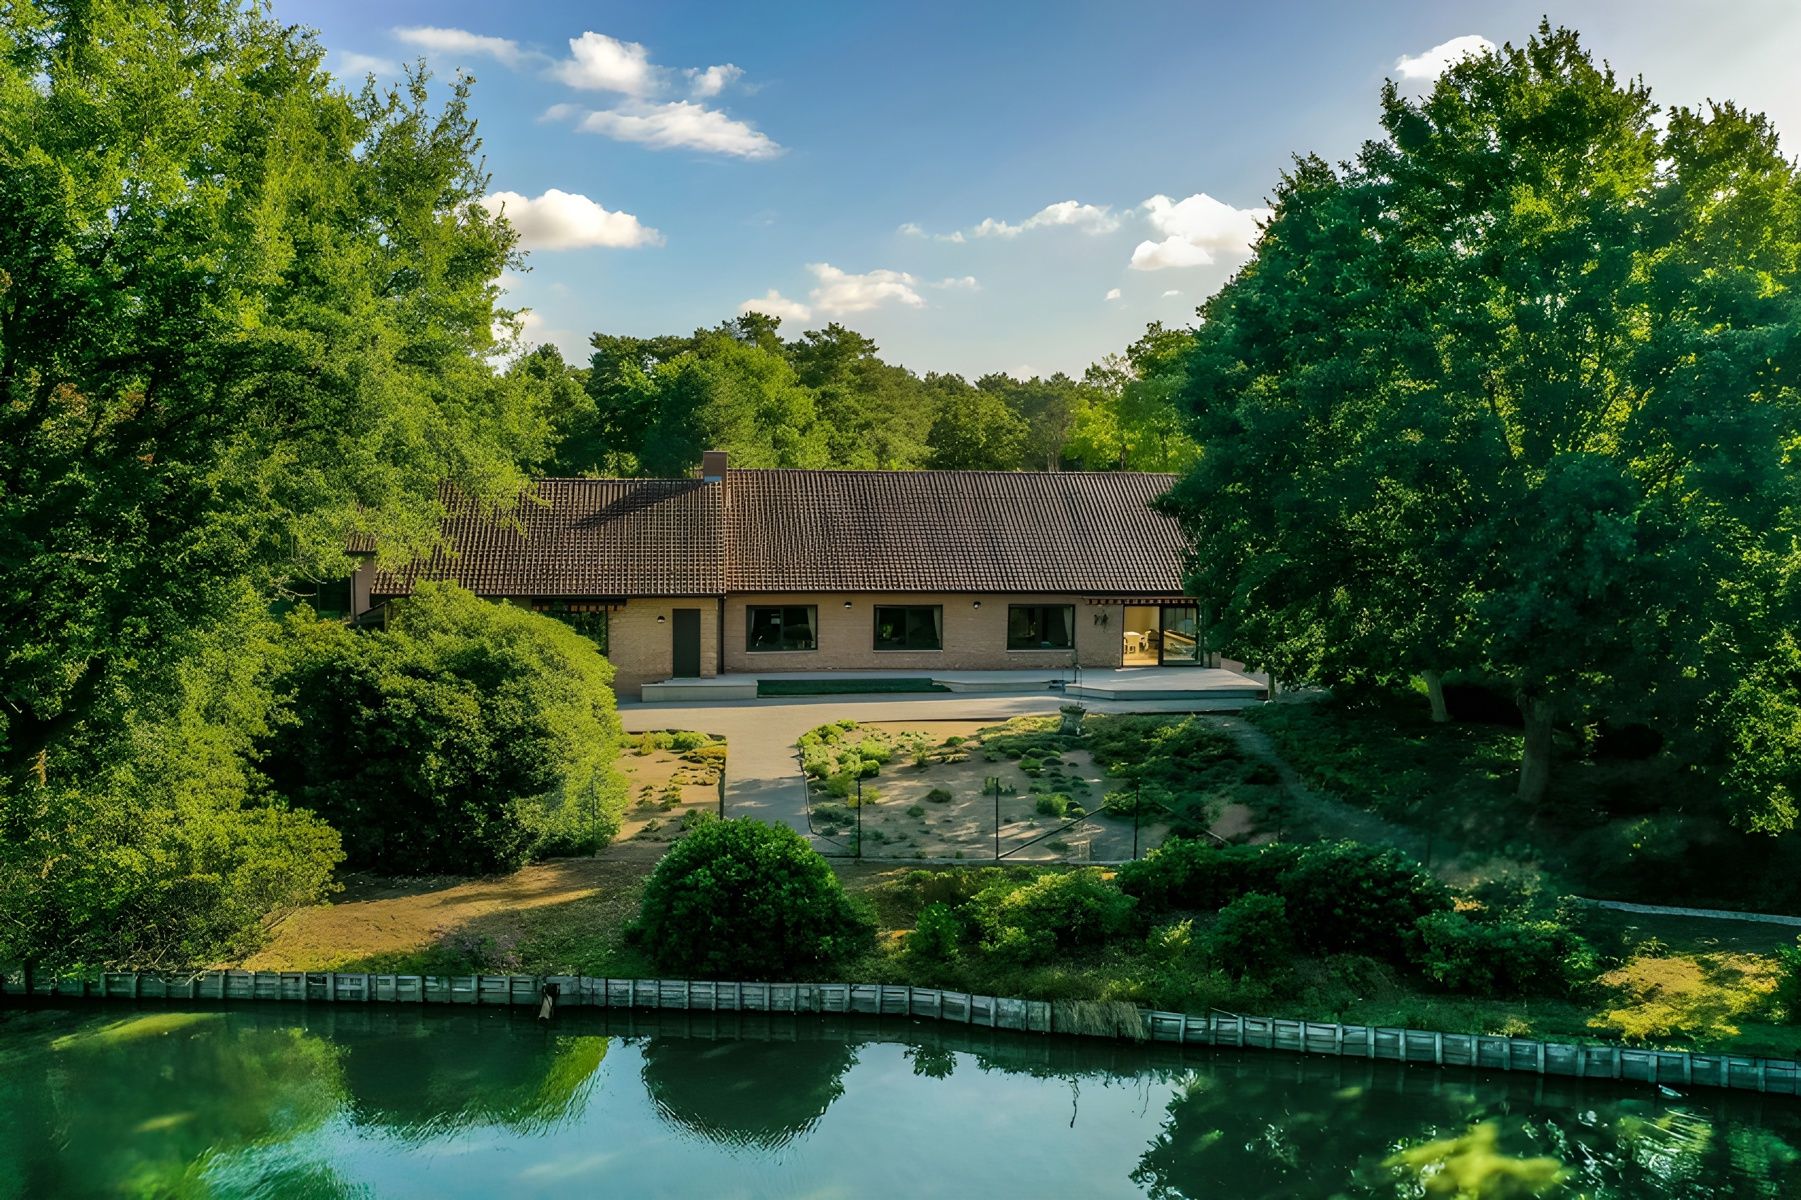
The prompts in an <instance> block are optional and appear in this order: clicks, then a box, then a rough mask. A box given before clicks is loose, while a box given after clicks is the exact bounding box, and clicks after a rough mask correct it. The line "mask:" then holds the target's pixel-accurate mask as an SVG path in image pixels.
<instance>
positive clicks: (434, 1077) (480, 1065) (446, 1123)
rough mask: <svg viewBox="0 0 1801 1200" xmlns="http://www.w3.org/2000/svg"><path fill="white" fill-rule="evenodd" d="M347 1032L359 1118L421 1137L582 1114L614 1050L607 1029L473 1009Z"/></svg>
mask: <svg viewBox="0 0 1801 1200" xmlns="http://www.w3.org/2000/svg"><path fill="white" fill-rule="evenodd" d="M337 1032H338V1036H339V1037H340V1040H342V1041H343V1042H344V1045H345V1048H346V1052H345V1058H344V1078H345V1084H346V1086H347V1087H348V1088H349V1091H350V1096H351V1100H352V1102H353V1103H354V1105H355V1108H356V1114H357V1118H358V1120H359V1121H361V1122H362V1123H364V1124H370V1125H383V1126H387V1127H390V1128H394V1129H399V1130H402V1131H405V1132H409V1133H414V1134H417V1135H421V1136H431V1135H434V1134H439V1133H445V1132H449V1131H452V1130H456V1129H463V1128H467V1127H469V1126H473V1125H500V1126H504V1127H505V1128H507V1129H511V1130H515V1131H517V1132H521V1133H530V1132H533V1131H537V1130H541V1129H545V1128H548V1127H549V1126H551V1125H555V1124H557V1123H559V1122H562V1121H566V1120H570V1119H573V1118H575V1117H577V1116H579V1115H580V1113H581V1111H582V1106H583V1103H584V1102H585V1100H586V1098H587V1086H586V1085H587V1083H588V1080H589V1078H590V1077H592V1076H593V1074H594V1072H595V1071H596V1070H598V1069H599V1068H600V1064H601V1061H602V1060H603V1059H604V1058H605V1057H606V1053H607V1039H606V1038H604V1037H585V1036H577V1037H568V1036H563V1035H561V1034H556V1033H552V1032H549V1031H547V1030H544V1029H542V1028H541V1027H539V1026H537V1025H535V1024H532V1023H527V1022H524V1021H521V1020H518V1019H516V1018H515V1019H501V1020H494V1019H492V1018H477V1017H473V1016H471V1015H468V1014H456V1015H454V1016H453V1015H451V1014H448V1013H434V1014H432V1019H430V1020H420V1021H417V1022H412V1023H406V1024H402V1025H400V1026H399V1027H398V1028H394V1029H383V1030H382V1031H381V1033H380V1035H379V1036H373V1034H374V1031H373V1030H371V1031H370V1032H369V1033H367V1034H359V1035H357V1036H348V1035H347V1034H346V1032H345V1031H344V1030H342V1029H340V1030H338V1031H337Z"/></svg>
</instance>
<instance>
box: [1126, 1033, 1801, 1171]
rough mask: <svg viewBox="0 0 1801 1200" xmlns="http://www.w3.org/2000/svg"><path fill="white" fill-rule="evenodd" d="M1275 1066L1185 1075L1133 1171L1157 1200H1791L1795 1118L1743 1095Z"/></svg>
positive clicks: (1799, 1129)
mask: <svg viewBox="0 0 1801 1200" xmlns="http://www.w3.org/2000/svg"><path fill="white" fill-rule="evenodd" d="M1288 1061H1290V1062H1292V1060H1288ZM1280 1062H1281V1060H1277V1062H1276V1063H1272V1064H1271V1068H1272V1069H1266V1070H1265V1071H1263V1072H1260V1073H1259V1072H1253V1071H1246V1070H1232V1069H1225V1070H1209V1071H1208V1072H1206V1073H1204V1074H1200V1075H1196V1076H1194V1077H1192V1078H1191V1079H1190V1080H1189V1082H1188V1084H1187V1086H1185V1087H1184V1088H1183V1089H1182V1090H1181V1091H1179V1092H1178V1093H1177V1095H1176V1096H1175V1097H1174V1098H1173V1099H1172V1100H1171V1101H1170V1103H1169V1108H1168V1111H1167V1115H1166V1117H1165V1120H1164V1124H1163V1128H1162V1129H1161V1130H1160V1131H1159V1132H1158V1134H1157V1136H1156V1137H1155V1138H1154V1139H1153V1140H1152V1141H1151V1143H1150V1145H1149V1146H1148V1147H1147V1148H1146V1150H1145V1152H1144V1153H1143V1155H1142V1156H1141V1157H1140V1159H1139V1164H1138V1167H1137V1169H1136V1170H1134V1171H1133V1173H1132V1182H1133V1183H1135V1184H1137V1185H1138V1186H1139V1187H1141V1188H1143V1189H1144V1190H1145V1193H1146V1194H1147V1195H1149V1196H1151V1197H1153V1198H1154V1200H1200V1198H1201V1197H1206V1198H1208V1200H1213V1198H1214V1197H1221V1196H1233V1197H1245V1198H1247V1200H1263V1198H1268V1200H1274V1198H1276V1197H1283V1198H1284V1200H1287V1198H1290V1197H1292V1198H1293V1200H1310V1198H1316V1197H1317V1198H1320V1200H1324V1198H1326V1197H1332V1198H1343V1200H1349V1198H1352V1197H1364V1198H1371V1200H1374V1198H1377V1197H1381V1198H1385V1200H1386V1198H1393V1197H1403V1196H1405V1197H1438V1196H1444V1197H1459V1198H1467V1200H1520V1198H1524V1197H1543V1198H1547V1200H1548V1198H1558V1200H1569V1198H1574V1197H1578V1196H1580V1197H1584V1198H1586V1200H1677V1198H1679V1197H1680V1198H1684V1200H1687V1198H1689V1197H1694V1198H1697V1200H1701V1198H1712V1197H1718V1198H1720V1200H1724V1198H1726V1197H1736V1196H1741V1195H1743V1196H1757V1197H1777V1196H1791V1195H1801V1153H1798V1152H1797V1150H1796V1148H1795V1146H1796V1141H1795V1139H1796V1137H1797V1135H1801V1114H1794V1115H1793V1119H1787V1118H1788V1114H1783V1115H1782V1116H1775V1114H1773V1113H1772V1110H1770V1109H1768V1108H1766V1109H1764V1110H1763V1116H1764V1118H1765V1121H1766V1124H1765V1126H1764V1127H1762V1128H1760V1127H1757V1126H1755V1125H1750V1124H1746V1123H1745V1117H1744V1111H1743V1103H1742V1102H1743V1098H1742V1097H1739V1098H1733V1097H1712V1098H1710V1099H1711V1100H1712V1101H1713V1102H1714V1107H1715V1109H1716V1111H1714V1112H1711V1113H1710V1112H1708V1111H1706V1108H1707V1106H1706V1105H1701V1106H1700V1107H1694V1106H1693V1105H1692V1101H1693V1098H1692V1097H1691V1098H1690V1100H1689V1101H1685V1104H1688V1105H1690V1107H1687V1108H1676V1109H1670V1108H1665V1107H1663V1106H1661V1105H1658V1104H1655V1103H1652V1102H1647V1101H1634V1100H1621V1099H1618V1098H1617V1097H1611V1096H1605V1095H1602V1096H1594V1095H1590V1096H1587V1097H1584V1095H1583V1094H1582V1093H1581V1092H1579V1091H1577V1090H1573V1089H1572V1090H1570V1091H1568V1092H1565V1093H1563V1094H1561V1095H1554V1096H1551V1097H1548V1098H1547V1099H1546V1100H1545V1101H1544V1102H1543V1103H1542V1104H1535V1103H1533V1101H1532V1096H1533V1085H1534V1084H1535V1083H1536V1081H1532V1080H1526V1079H1525V1078H1524V1077H1510V1078H1507V1079H1504V1080H1499V1081H1484V1082H1482V1083H1480V1084H1469V1083H1457V1082H1453V1081H1452V1080H1451V1079H1450V1078H1448V1077H1444V1076H1435V1075H1433V1074H1431V1073H1428V1072H1422V1071H1419V1070H1417V1069H1415V1070H1413V1071H1412V1072H1411V1074H1401V1075H1396V1074H1394V1073H1393V1072H1387V1071H1384V1072H1380V1073H1378V1074H1375V1075H1373V1076H1372V1077H1371V1082H1370V1083H1369V1084H1368V1085H1362V1084H1360V1085H1354V1086H1350V1087H1335V1086H1333V1083H1332V1079H1331V1073H1330V1071H1329V1070H1315V1071H1308V1072H1306V1075H1308V1076H1310V1078H1297V1077H1296V1074H1295V1073H1294V1072H1293V1068H1292V1067H1291V1068H1290V1069H1289V1071H1287V1072H1283V1071H1280V1070H1278V1069H1273V1068H1275V1067H1276V1066H1277V1064H1278V1063H1280ZM1396 1070H1400V1069H1399V1068H1397V1069H1396ZM1735 1099H1736V1100H1737V1101H1738V1106H1737V1108H1736V1111H1732V1110H1730V1109H1729V1106H1732V1105H1733V1102H1734V1100H1735ZM1534 1109H1536V1110H1537V1111H1536V1112H1534ZM1773 1116H1775V1120H1773V1121H1772V1117H1773ZM1722 1127H1723V1128H1724V1129H1726V1130H1728V1131H1729V1132H1726V1133H1725V1135H1724V1136H1720V1135H1719V1133H1718V1131H1719V1130H1720V1129H1721V1128H1722ZM1534 1160H1548V1161H1534ZM1559 1166H1560V1167H1561V1169H1562V1173H1561V1178H1560V1179H1559V1180H1556V1181H1553V1179H1552V1174H1553V1168H1556V1167H1559ZM1453 1183H1455V1184H1456V1186H1452V1184H1453ZM1446 1189H1448V1190H1446Z"/></svg>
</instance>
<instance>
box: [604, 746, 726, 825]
mask: <svg viewBox="0 0 1801 1200" xmlns="http://www.w3.org/2000/svg"><path fill="white" fill-rule="evenodd" d="M725 753H726V748H725V739H724V738H719V737H714V736H713V735H711V734H706V733H692V732H688V731H683V730H674V731H669V730H665V731H660V732H656V733H643V734H630V735H627V738H626V744H625V746H624V747H623V748H622V749H621V751H620V754H619V769H620V771H621V772H623V773H624V775H625V777H626V779H627V781H628V782H629V785H630V786H629V799H628V800H627V802H626V810H625V813H624V815H623V816H622V817H621V818H620V823H619V834H618V836H617V837H615V838H614V839H613V844H614V845H621V844H626V845H648V846H658V847H661V846H666V845H668V844H669V843H670V842H673V841H675V840H676V839H677V838H679V837H680V836H681V835H682V834H683V833H684V832H686V831H687V830H688V829H689V828H691V827H692V826H693V824H694V823H695V822H696V821H698V820H703V819H704V818H703V817H700V816H698V815H696V814H700V813H717V812H718V811H719V780H720V777H721V776H722V775H723V774H724V773H725Z"/></svg>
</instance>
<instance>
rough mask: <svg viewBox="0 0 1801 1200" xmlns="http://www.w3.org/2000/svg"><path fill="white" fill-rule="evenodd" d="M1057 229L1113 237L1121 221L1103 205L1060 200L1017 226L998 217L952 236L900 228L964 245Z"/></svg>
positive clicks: (908, 233) (910, 226)
mask: <svg viewBox="0 0 1801 1200" xmlns="http://www.w3.org/2000/svg"><path fill="white" fill-rule="evenodd" d="M1056 226H1067V227H1070V228H1074V229H1080V230H1082V231H1083V232H1085V233H1112V232H1113V231H1114V230H1115V229H1118V228H1119V218H1118V217H1116V216H1114V215H1113V212H1112V210H1111V209H1109V208H1108V206H1106V205H1104V204H1083V203H1081V202H1080V201H1077V200H1059V201H1057V203H1055V204H1047V205H1045V206H1044V207H1043V208H1041V209H1039V210H1038V211H1037V212H1035V213H1033V214H1032V215H1031V216H1029V217H1027V218H1026V219H1025V220H1023V221H1019V222H1017V223H1015V222H1010V221H1003V220H1000V219H998V218H996V217H985V218H983V220H982V221H981V223H980V224H978V225H974V226H972V227H971V228H969V229H968V230H967V231H965V230H961V229H959V230H953V231H952V232H950V233H927V232H926V231H925V230H924V229H922V228H920V226H919V225H917V224H916V223H914V222H912V221H908V222H907V223H906V224H905V225H902V226H901V227H900V232H901V233H903V234H905V235H906V236H908V237H929V238H932V239H934V240H936V241H940V242H959V243H960V242H965V241H968V240H969V239H970V238H989V237H998V238H1014V237H1018V236H1019V235H1020V234H1022V233H1025V232H1026V231H1028V230H1032V229H1046V228H1052V227H1056Z"/></svg>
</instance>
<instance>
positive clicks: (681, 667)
mask: <svg viewBox="0 0 1801 1200" xmlns="http://www.w3.org/2000/svg"><path fill="white" fill-rule="evenodd" d="M674 627H675V677H676V678H677V679H695V678H698V677H699V676H700V609H698V608H678V609H676V610H675V626H674Z"/></svg>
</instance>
